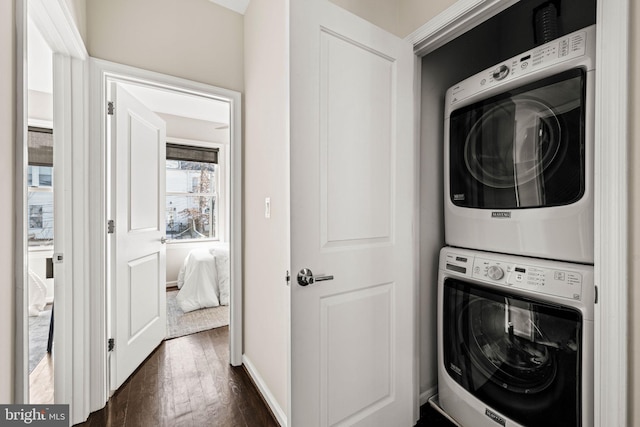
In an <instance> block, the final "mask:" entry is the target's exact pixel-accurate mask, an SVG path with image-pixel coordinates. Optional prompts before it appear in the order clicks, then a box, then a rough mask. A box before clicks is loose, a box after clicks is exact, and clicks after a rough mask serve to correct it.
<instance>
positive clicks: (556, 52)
mask: <svg viewBox="0 0 640 427" xmlns="http://www.w3.org/2000/svg"><path fill="white" fill-rule="evenodd" d="M587 42H588V43H587ZM592 46H595V26H591V27H587V28H585V29H584V30H580V31H576V32H574V33H571V34H567V35H566V36H563V37H560V38H558V39H556V40H553V41H551V42H549V43H545V44H543V45H541V46H538V47H535V48H533V49H531V50H529V51H527V52H524V53H521V54H520V55H518V56H514V57H513V58H511V59H508V60H506V61H504V62H502V63H501V64H498V65H496V66H494V67H492V68H489V69H487V70H485V71H482V72H480V73H478V74H476V75H474V76H471V77H469V78H467V79H466V80H463V81H461V82H460V83H458V84H456V85H455V86H452V87H451V88H449V90H448V91H447V95H446V104H445V105H446V106H447V107H448V109H451V108H457V107H456V105H457V104H458V103H460V102H461V101H463V100H465V99H467V98H469V97H471V96H474V95H476V94H479V93H482V92H485V91H487V90H490V89H491V88H493V87H495V86H498V85H503V84H504V83H506V82H508V81H511V80H515V79H518V78H520V77H521V76H525V75H529V74H532V73H534V72H537V71H539V70H543V69H546V68H549V67H551V66H554V65H556V64H560V63H563V62H566V61H569V60H572V59H576V58H581V57H583V56H585V55H586V54H587V53H588V52H589V49H590V48H592Z"/></svg>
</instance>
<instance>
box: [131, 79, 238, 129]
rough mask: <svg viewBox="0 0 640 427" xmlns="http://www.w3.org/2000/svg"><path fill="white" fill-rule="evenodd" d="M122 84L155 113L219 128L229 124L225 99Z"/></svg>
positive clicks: (228, 108)
mask: <svg viewBox="0 0 640 427" xmlns="http://www.w3.org/2000/svg"><path fill="white" fill-rule="evenodd" d="M122 86H123V87H124V88H125V89H126V90H127V91H128V92H129V93H131V94H132V95H133V96H134V97H135V98H137V99H138V100H140V101H141V102H142V103H143V104H144V105H145V106H146V107H147V108H149V109H150V110H152V111H155V112H157V113H165V114H172V115H174V116H182V117H189V118H191V119H198V120H205V121H207V122H213V123H214V124H215V125H216V126H219V127H220V128H223V127H226V126H228V125H229V117H230V114H231V110H230V106H229V103H228V102H226V101H218V100H216V99H212V98H206V97H204V96H198V95H189V94H183V93H179V92H175V91H169V90H164V89H159V88H151V87H148V86H140V85H136V84H132V83H131V84H130V83H123V84H122Z"/></svg>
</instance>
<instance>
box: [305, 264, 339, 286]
mask: <svg viewBox="0 0 640 427" xmlns="http://www.w3.org/2000/svg"><path fill="white" fill-rule="evenodd" d="M325 280H333V276H316V277H314V276H313V272H312V271H311V270H310V269H308V268H303V269H302V270H300V272H298V285H300V286H308V285H312V284H314V283H315V282H323V281H325Z"/></svg>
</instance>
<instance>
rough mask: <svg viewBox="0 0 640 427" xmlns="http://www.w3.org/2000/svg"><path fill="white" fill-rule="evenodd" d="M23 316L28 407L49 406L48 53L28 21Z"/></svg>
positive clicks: (50, 190) (50, 102)
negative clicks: (24, 317)
mask: <svg viewBox="0 0 640 427" xmlns="http://www.w3.org/2000/svg"><path fill="white" fill-rule="evenodd" d="M27 31H28V37H27V41H28V43H27V55H28V73H27V88H28V108H27V111H28V128H27V182H26V187H27V188H26V191H27V211H26V223H27V253H28V258H27V280H28V286H27V294H28V298H27V308H28V310H27V312H28V336H29V338H28V343H29V344H28V357H27V365H28V374H29V403H32V404H52V403H54V369H53V354H52V353H53V352H52V347H53V315H52V313H53V300H54V278H53V264H52V259H53V255H54V242H55V240H54V230H55V227H54V222H55V221H54V219H55V218H54V185H53V184H54V181H55V179H54V168H53V163H54V156H53V149H54V147H53V143H54V137H53V51H52V50H51V48H50V47H49V45H48V44H47V42H46V40H45V39H44V38H43V36H42V34H41V32H40V29H39V28H38V26H37V25H36V24H35V23H34V22H33V21H32V19H31V18H29V19H28V23H27Z"/></svg>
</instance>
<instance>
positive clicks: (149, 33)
mask: <svg viewBox="0 0 640 427" xmlns="http://www.w3.org/2000/svg"><path fill="white" fill-rule="evenodd" d="M86 9H87V39H86V40H87V49H88V50H89V54H90V55H91V56H92V57H95V58H100V59H106V60H108V61H113V62H117V63H121V64H126V65H132V66H134V67H138V68H142V69H146V70H151V71H157V72H160V73H164V74H169V75H172V76H177V77H183V78H186V79H189V80H193V81H197V82H202V83H207V84H210V85H214V86H219V87H223V88H226V89H233V90H236V91H242V90H243V83H244V82H243V75H244V71H243V70H244V65H243V41H242V38H243V17H242V15H240V14H238V13H236V12H232V11H230V10H229V9H226V8H224V7H222V6H218V5H217V4H214V3H212V2H210V1H208V0H180V1H176V0H135V1H131V0H109V1H104V0H87V5H86Z"/></svg>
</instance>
